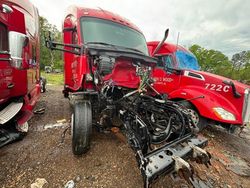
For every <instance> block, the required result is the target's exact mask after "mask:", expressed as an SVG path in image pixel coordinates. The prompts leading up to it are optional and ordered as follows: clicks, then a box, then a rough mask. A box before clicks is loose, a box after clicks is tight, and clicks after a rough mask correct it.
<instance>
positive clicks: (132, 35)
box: [81, 17, 148, 55]
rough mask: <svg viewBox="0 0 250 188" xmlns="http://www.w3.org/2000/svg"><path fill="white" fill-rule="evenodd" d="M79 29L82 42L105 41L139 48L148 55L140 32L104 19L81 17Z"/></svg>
mask: <svg viewBox="0 0 250 188" xmlns="http://www.w3.org/2000/svg"><path fill="white" fill-rule="evenodd" d="M81 31H82V35H83V40H84V43H85V44H87V43H93V42H94V43H107V44H111V45H116V46H122V47H126V48H132V49H135V50H139V51H141V52H142V53H144V54H145V55H148V48H147V44H146V40H145V38H144V36H143V34H141V33H140V32H138V31H136V30H134V29H132V28H130V27H127V26H124V25H121V24H118V23H115V22H112V21H108V20H104V19H99V18H93V17H83V18H81Z"/></svg>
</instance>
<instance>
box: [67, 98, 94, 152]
mask: <svg viewBox="0 0 250 188" xmlns="http://www.w3.org/2000/svg"><path fill="white" fill-rule="evenodd" d="M71 124H72V127H71V129H72V150H73V153H74V154H75V155H81V154H84V153H86V152H87V151H88V150H89V148H90V135H91V132H92V109H91V103H90V102H89V101H84V102H79V103H76V104H75V106H74V112H73V114H72V122H71Z"/></svg>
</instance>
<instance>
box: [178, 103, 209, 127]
mask: <svg viewBox="0 0 250 188" xmlns="http://www.w3.org/2000/svg"><path fill="white" fill-rule="evenodd" d="M179 104H181V105H183V106H185V107H186V108H187V109H188V111H189V113H190V114H191V119H192V120H193V122H194V124H195V125H196V126H197V127H198V129H199V131H202V130H203V129H204V128H205V127H206V126H207V125H208V122H207V120H206V118H204V117H202V116H201V115H200V114H199V112H198V110H197V109H196V108H195V107H194V106H193V105H192V104H191V103H190V102H188V101H181V102H179Z"/></svg>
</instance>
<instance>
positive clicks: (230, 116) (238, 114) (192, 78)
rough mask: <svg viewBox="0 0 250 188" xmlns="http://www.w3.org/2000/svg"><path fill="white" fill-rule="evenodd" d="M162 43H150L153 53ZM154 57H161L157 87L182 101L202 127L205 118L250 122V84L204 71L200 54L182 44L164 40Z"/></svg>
mask: <svg viewBox="0 0 250 188" xmlns="http://www.w3.org/2000/svg"><path fill="white" fill-rule="evenodd" d="M158 44H159V42H157V41H153V42H148V43H147V45H148V49H149V52H150V54H151V55H153V52H154V50H155V49H156V47H157V45H158ZM154 56H155V57H157V58H159V59H160V60H161V61H160V62H161V63H159V64H158V66H157V68H155V69H154V70H153V73H152V76H153V78H154V80H155V82H154V88H155V89H156V90H157V91H158V92H160V93H161V94H167V96H168V98H169V99H171V100H174V101H182V103H183V104H185V105H186V106H187V107H189V109H190V112H191V114H192V117H193V120H194V121H195V122H196V124H199V125H200V127H201V128H202V127H203V126H204V124H206V123H207V122H206V121H205V120H213V122H216V123H217V124H222V125H223V126H224V125H240V126H242V125H245V124H246V123H248V122H249V121H250V86H248V85H245V84H242V83H240V82H238V81H235V80H231V79H229V78H225V77H222V76H219V75H215V74H212V73H208V72H203V71H200V68H199V65H198V62H197V59H196V57H195V56H194V55H193V54H192V53H191V52H190V51H188V50H187V49H185V48H183V47H182V46H180V45H174V44H170V43H164V44H163V45H162V47H161V48H160V49H159V51H158V52H157V53H156V54H154ZM227 127H230V126H227Z"/></svg>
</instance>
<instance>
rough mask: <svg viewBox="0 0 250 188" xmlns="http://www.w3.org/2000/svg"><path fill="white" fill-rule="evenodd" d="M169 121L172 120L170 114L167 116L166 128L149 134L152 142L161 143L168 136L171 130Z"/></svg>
mask: <svg viewBox="0 0 250 188" xmlns="http://www.w3.org/2000/svg"><path fill="white" fill-rule="evenodd" d="M171 121H172V116H171V117H170V118H169V122H168V125H167V127H166V129H164V131H161V132H158V133H157V134H154V133H152V134H151V135H150V139H151V142H152V143H153V144H161V143H162V142H164V141H166V140H167V139H168V138H169V136H170V134H171V130H172V127H171Z"/></svg>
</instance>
